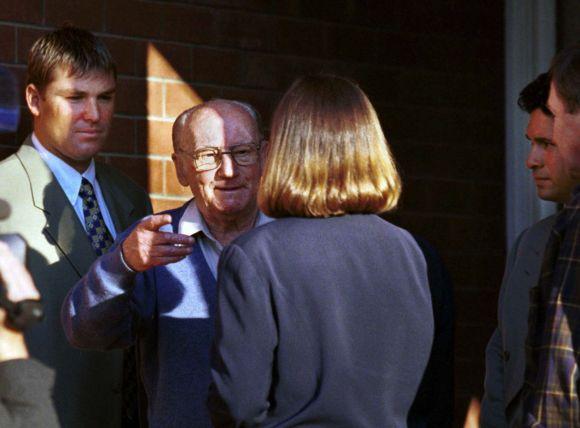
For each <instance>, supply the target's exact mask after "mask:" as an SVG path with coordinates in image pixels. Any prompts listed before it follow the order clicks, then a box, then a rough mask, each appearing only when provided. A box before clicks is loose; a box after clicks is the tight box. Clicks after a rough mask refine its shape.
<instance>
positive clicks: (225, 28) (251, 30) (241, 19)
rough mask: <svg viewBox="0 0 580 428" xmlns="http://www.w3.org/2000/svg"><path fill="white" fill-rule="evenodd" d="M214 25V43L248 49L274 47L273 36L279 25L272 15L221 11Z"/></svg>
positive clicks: (274, 36)
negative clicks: (215, 32)
mask: <svg viewBox="0 0 580 428" xmlns="http://www.w3.org/2000/svg"><path fill="white" fill-rule="evenodd" d="M216 26H217V30H216V31H217V34H216V37H217V38H216V40H215V41H214V44H216V45H219V46H227V47H236V48H240V49H248V50H268V51H273V50H275V49H276V45H275V38H276V34H277V32H278V31H279V30H280V27H279V24H278V22H277V20H276V19H275V18H273V17H272V16H264V15H256V14H250V13H243V12H237V11H221V12H220V13H219V15H217V22H216Z"/></svg>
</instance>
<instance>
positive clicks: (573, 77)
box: [550, 43, 580, 113]
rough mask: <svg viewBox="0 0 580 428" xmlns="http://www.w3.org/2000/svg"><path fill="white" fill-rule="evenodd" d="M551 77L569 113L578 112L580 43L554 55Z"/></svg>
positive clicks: (579, 98)
mask: <svg viewBox="0 0 580 428" xmlns="http://www.w3.org/2000/svg"><path fill="white" fill-rule="evenodd" d="M550 77H551V79H552V82H553V83H554V85H555V86H556V90H557V91H558V95H559V96H560V98H562V101H564V105H565V106H566V110H567V111H568V113H576V112H577V111H578V109H579V108H580V43H577V44H575V45H572V46H569V47H567V48H565V49H563V50H562V51H560V52H559V53H558V54H557V55H556V56H555V57H554V59H553V60H552V66H551V67H550Z"/></svg>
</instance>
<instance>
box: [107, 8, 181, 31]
mask: <svg viewBox="0 0 580 428" xmlns="http://www.w3.org/2000/svg"><path fill="white" fill-rule="evenodd" d="M168 7H172V6H171V5H165V4H162V3H153V2H144V1H138V0H124V1H121V2H120V1H116V0H105V31H107V32H109V33H112V34H120V35H127V36H137V37H145V38H151V37H152V36H158V35H159V34H160V33H161V31H162V26H163V15H164V10H165V9H166V8H168Z"/></svg>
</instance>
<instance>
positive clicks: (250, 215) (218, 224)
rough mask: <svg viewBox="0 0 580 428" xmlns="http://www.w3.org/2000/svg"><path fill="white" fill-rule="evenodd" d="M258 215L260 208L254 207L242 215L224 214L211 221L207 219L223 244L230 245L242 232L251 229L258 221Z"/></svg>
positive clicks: (213, 233)
mask: <svg viewBox="0 0 580 428" xmlns="http://www.w3.org/2000/svg"><path fill="white" fill-rule="evenodd" d="M257 217H258V209H257V208H253V209H252V210H251V211H249V212H247V213H244V214H242V215H240V214H239V213H237V214H236V215H231V216H228V215H224V216H220V218H214V219H212V221H211V222H209V221H207V219H206V224H207V227H208V229H209V231H210V232H211V234H212V235H213V237H214V238H215V239H217V241H218V242H219V243H220V244H222V245H224V246H225V245H228V244H229V243H230V242H232V241H233V240H234V239H236V238H237V237H238V236H240V235H241V234H242V233H245V232H247V231H248V230H251V229H252V228H253V227H254V224H255V223H256V219H257Z"/></svg>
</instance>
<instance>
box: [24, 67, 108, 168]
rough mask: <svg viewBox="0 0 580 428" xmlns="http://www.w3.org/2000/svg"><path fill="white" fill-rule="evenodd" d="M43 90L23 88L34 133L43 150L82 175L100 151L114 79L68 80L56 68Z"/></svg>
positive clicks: (94, 74)
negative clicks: (32, 121)
mask: <svg viewBox="0 0 580 428" xmlns="http://www.w3.org/2000/svg"><path fill="white" fill-rule="evenodd" d="M52 77H53V80H52V81H51V82H50V83H49V84H48V85H46V87H45V88H44V89H43V90H39V89H38V88H36V87H35V85H32V84H30V85H28V87H27V88H26V101H27V103H28V108H29V109H30V112H31V113H32V115H33V117H34V133H35V134H36V136H37V137H38V139H39V141H40V142H41V143H42V145H43V146H44V147H46V149H47V150H48V151H50V152H51V153H53V154H54V155H55V156H58V157H59V158H61V159H62V160H64V161H65V162H66V163H68V164H69V165H71V166H72V167H73V168H75V169H76V170H77V171H79V172H84V171H85V170H86V168H87V167H88V166H89V163H90V161H91V159H92V157H93V156H95V155H96V154H97V153H98V152H99V150H101V148H102V147H103V144H104V142H105V140H106V138H107V135H108V133H109V128H110V126H111V120H112V118H113V110H114V105H115V78H114V77H113V76H112V75H110V74H106V73H104V72H102V71H89V72H87V73H85V74H84V75H83V76H71V75H69V74H68V70H66V69H64V68H62V67H57V68H56V69H55V70H54V71H53V76H52Z"/></svg>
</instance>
